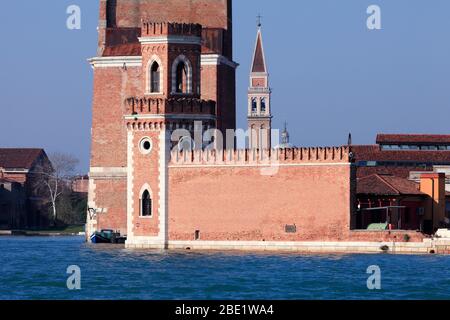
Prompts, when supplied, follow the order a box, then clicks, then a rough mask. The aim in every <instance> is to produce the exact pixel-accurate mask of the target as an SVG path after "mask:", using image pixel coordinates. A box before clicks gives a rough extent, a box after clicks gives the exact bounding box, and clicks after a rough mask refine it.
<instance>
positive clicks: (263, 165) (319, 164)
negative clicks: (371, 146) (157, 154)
mask: <svg viewBox="0 0 450 320" xmlns="http://www.w3.org/2000/svg"><path fill="white" fill-rule="evenodd" d="M279 161H280V160H273V162H272V163H271V162H270V161H268V162H265V163H254V164H252V163H250V164H208V163H202V164H181V165H177V164H174V165H169V168H199V169H202V168H203V169H204V168H248V167H255V168H261V167H269V168H270V167H328V166H333V167H347V166H350V165H351V163H345V162H343V163H313V162H311V163H280V162H279Z"/></svg>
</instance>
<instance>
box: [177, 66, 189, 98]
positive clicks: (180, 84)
mask: <svg viewBox="0 0 450 320" xmlns="http://www.w3.org/2000/svg"><path fill="white" fill-rule="evenodd" d="M176 76H177V78H176V86H177V87H176V90H177V91H176V92H177V93H187V68H186V64H185V63H184V62H180V63H179V64H178V66H177V74H176Z"/></svg>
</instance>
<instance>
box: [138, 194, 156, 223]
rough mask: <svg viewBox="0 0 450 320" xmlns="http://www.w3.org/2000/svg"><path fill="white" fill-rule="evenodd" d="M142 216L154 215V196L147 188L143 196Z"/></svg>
mask: <svg viewBox="0 0 450 320" xmlns="http://www.w3.org/2000/svg"><path fill="white" fill-rule="evenodd" d="M140 215H141V217H152V216H153V213H152V197H151V194H150V192H149V191H148V190H145V191H144V192H143V193H142V196H141V213H140Z"/></svg>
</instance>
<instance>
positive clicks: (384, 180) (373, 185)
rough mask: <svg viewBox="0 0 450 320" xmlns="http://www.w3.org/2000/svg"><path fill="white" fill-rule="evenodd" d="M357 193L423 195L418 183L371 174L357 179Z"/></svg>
mask: <svg viewBox="0 0 450 320" xmlns="http://www.w3.org/2000/svg"><path fill="white" fill-rule="evenodd" d="M357 193H358V194H365V195H384V196H385V195H390V196H400V195H419V196H421V195H424V193H422V192H421V191H420V190H419V185H418V184H417V183H415V182H413V181H410V180H408V179H404V178H400V177H396V176H392V175H380V174H372V175H370V176H366V177H363V178H360V179H358V183H357Z"/></svg>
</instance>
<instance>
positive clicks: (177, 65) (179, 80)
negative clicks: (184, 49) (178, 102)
mask: <svg viewBox="0 0 450 320" xmlns="http://www.w3.org/2000/svg"><path fill="white" fill-rule="evenodd" d="M192 70H193V69H192V64H191V62H190V61H189V59H188V58H187V57H186V56H184V55H180V56H178V57H177V58H176V59H175V60H174V62H173V63H172V93H174V94H191V93H192V78H193V75H192Z"/></svg>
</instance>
